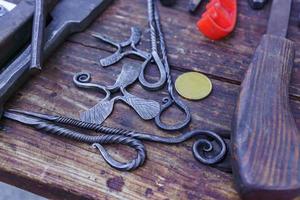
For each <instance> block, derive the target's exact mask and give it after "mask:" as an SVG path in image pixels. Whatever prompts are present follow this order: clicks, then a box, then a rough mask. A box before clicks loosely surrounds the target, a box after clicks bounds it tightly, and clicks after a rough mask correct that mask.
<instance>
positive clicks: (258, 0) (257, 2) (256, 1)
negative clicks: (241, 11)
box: [248, 0, 268, 9]
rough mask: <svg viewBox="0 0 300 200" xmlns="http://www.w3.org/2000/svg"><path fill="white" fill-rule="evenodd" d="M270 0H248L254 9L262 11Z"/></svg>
mask: <svg viewBox="0 0 300 200" xmlns="http://www.w3.org/2000/svg"><path fill="white" fill-rule="evenodd" d="M267 2H268V0H248V3H249V5H250V6H251V8H253V9H262V8H263V7H264V6H265V5H266V3H267Z"/></svg>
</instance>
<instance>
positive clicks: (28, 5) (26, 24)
mask: <svg viewBox="0 0 300 200" xmlns="http://www.w3.org/2000/svg"><path fill="white" fill-rule="evenodd" d="M57 1H58V0H45V5H46V8H47V9H46V12H49V11H50V10H52V8H53V7H54V6H55V4H56V3H57ZM34 5H35V3H34V0H26V1H21V2H20V3H19V4H17V6H16V7H15V8H14V9H13V10H11V11H10V12H7V13H6V14H5V15H3V16H2V17H1V18H0V30H1V31H0V49H5V51H1V54H0V67H3V66H4V65H5V64H6V63H7V62H8V61H9V60H10V59H11V58H13V56H15V55H16V53H17V52H18V51H20V49H21V48H22V47H24V46H25V44H26V42H28V41H29V39H30V36H31V27H32V19H33V13H34Z"/></svg>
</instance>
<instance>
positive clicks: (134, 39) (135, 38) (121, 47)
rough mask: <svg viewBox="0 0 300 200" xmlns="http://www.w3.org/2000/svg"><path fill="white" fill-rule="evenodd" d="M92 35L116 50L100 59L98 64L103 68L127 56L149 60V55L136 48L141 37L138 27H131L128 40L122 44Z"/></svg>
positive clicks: (101, 36)
mask: <svg viewBox="0 0 300 200" xmlns="http://www.w3.org/2000/svg"><path fill="white" fill-rule="evenodd" d="M92 35H93V37H95V38H97V39H99V40H101V41H103V42H105V43H107V44H110V45H111V46H114V47H115V48H116V49H117V50H116V51H115V52H114V53H113V54H111V55H109V56H107V57H105V58H101V59H100V64H101V65H102V66H103V67H108V66H110V65H113V64H115V63H117V62H119V61H120V60H121V59H123V58H124V57H126V56H129V55H135V56H138V57H140V58H143V59H144V60H146V59H148V58H151V54H150V53H148V52H145V51H142V50H140V49H138V48H137V47H136V46H137V45H138V43H139V42H140V40H141V36H142V32H141V30H140V29H139V28H138V27H131V35H130V38H129V39H127V40H125V41H122V42H116V41H113V40H112V39H110V38H109V37H107V36H103V35H100V34H98V33H93V34H92ZM126 48H131V49H129V50H126Z"/></svg>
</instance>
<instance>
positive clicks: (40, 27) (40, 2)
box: [30, 0, 46, 70]
mask: <svg viewBox="0 0 300 200" xmlns="http://www.w3.org/2000/svg"><path fill="white" fill-rule="evenodd" d="M45 20H46V16H45V1H44V0H36V1H35V12H34V18H33V28H32V38H31V47H32V48H31V51H32V52H31V66H30V70H41V69H42V59H43V58H42V56H43V47H44V43H43V42H44V29H45Z"/></svg>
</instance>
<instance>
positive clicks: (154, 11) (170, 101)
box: [148, 0, 191, 131]
mask: <svg viewBox="0 0 300 200" xmlns="http://www.w3.org/2000/svg"><path fill="white" fill-rule="evenodd" d="M148 10H149V15H152V16H153V19H152V20H153V21H151V23H150V24H152V26H153V29H154V30H156V31H157V36H158V38H159V43H160V51H161V54H162V64H163V66H164V68H165V71H166V77H167V84H168V94H169V96H168V97H165V98H163V105H162V108H161V110H160V112H159V114H158V115H157V116H156V117H155V124H156V125H157V126H158V127H159V128H161V129H164V130H169V131H171V130H179V129H181V128H184V127H185V126H187V125H188V124H189V123H190V121H191V113H190V110H189V108H188V107H187V105H185V104H184V103H183V102H182V101H181V100H180V99H179V98H178V97H177V96H175V94H174V84H173V80H172V75H171V70H170V65H169V61H168V55H167V48H166V44H165V39H164V34H163V32H162V27H161V23H160V16H159V11H158V8H157V5H156V4H155V1H153V0H148ZM155 35H156V34H155ZM172 105H175V106H176V107H178V108H179V109H180V110H181V111H182V112H183V113H184V115H185V118H184V120H183V121H181V122H178V123H177V124H172V125H169V124H166V123H164V122H163V121H162V120H161V117H162V114H163V113H164V112H166V110H167V109H169V108H170V107H171V106H172Z"/></svg>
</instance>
